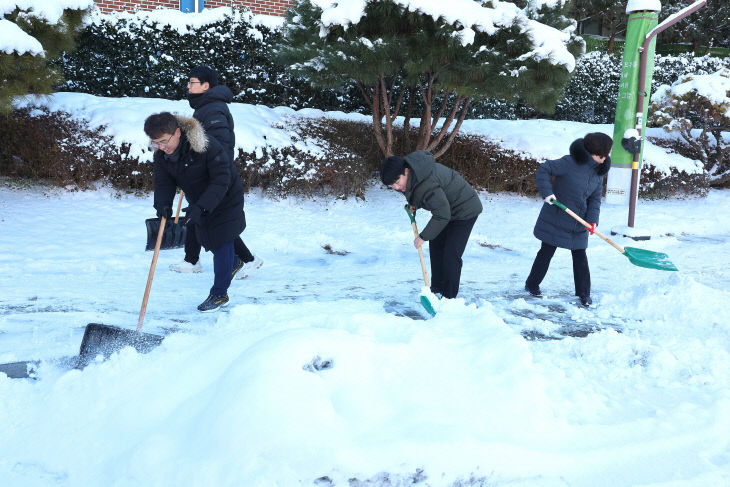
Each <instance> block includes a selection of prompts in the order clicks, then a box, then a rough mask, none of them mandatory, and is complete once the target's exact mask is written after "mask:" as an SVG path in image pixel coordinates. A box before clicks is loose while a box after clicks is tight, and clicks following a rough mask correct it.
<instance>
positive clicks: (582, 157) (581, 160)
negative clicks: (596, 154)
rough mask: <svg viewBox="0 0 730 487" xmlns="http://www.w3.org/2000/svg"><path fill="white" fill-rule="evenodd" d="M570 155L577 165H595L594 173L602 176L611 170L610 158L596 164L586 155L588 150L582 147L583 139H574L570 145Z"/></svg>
mask: <svg viewBox="0 0 730 487" xmlns="http://www.w3.org/2000/svg"><path fill="white" fill-rule="evenodd" d="M570 155H571V157H572V158H573V160H574V161H575V162H576V163H578V164H595V165H596V173H597V174H599V175H601V176H603V175H604V174H606V173H607V172H608V170H609V169H611V156H608V157H606V160H605V161H603V163H598V162H596V161H595V160H594V159H593V157H591V155H590V154H589V153H588V150H586V147H585V145H583V139H582V138H580V139H575V140H574V141H573V143H572V144H570Z"/></svg>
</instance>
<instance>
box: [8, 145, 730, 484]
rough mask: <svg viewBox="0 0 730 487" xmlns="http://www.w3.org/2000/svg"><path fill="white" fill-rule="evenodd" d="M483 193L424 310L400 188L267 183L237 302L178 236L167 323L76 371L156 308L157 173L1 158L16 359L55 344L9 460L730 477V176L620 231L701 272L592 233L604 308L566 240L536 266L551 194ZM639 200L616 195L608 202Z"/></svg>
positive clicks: (156, 478) (569, 477) (163, 266)
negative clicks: (636, 232) (634, 256)
mask: <svg viewBox="0 0 730 487" xmlns="http://www.w3.org/2000/svg"><path fill="white" fill-rule="evenodd" d="M567 142H569V141H567ZM566 146H567V143H566ZM482 200H483V204H484V208H485V210H484V213H483V214H482V215H481V216H480V218H479V220H478V221H477V224H476V227H475V229H474V232H473V233H472V236H471V239H470V241H469V245H468V246H467V249H466V253H465V258H464V271H463V279H462V283H463V284H462V289H461V293H460V295H461V297H462V298H461V299H457V300H455V301H454V302H451V303H448V304H447V305H446V306H445V307H444V308H443V309H442V310H441V311H440V312H439V314H438V315H437V316H436V317H435V318H433V319H429V320H417V319H416V320H414V319H411V318H409V317H407V316H399V314H403V312H406V313H412V312H413V310H418V308H419V304H418V294H419V291H420V288H421V286H422V280H421V271H420V265H419V263H418V256H417V253H416V251H415V249H414V248H413V246H412V243H411V242H412V239H413V236H412V230H411V227H410V224H409V222H408V219H407V216H406V214H405V212H404V211H403V208H402V206H403V203H404V201H403V199H402V196H400V195H399V194H396V193H395V192H393V191H390V190H386V189H384V188H382V187H378V186H375V187H373V188H371V189H370V190H369V191H368V193H367V199H366V200H365V201H361V200H352V199H351V200H347V201H339V200H338V201H334V202H325V201H322V200H316V199H315V200H308V199H305V200H303V199H297V198H285V199H279V200H273V199H271V198H265V197H262V196H261V195H260V194H259V193H258V192H256V191H254V192H252V193H251V194H249V195H247V198H246V211H247V220H248V228H247V229H246V231H245V232H244V234H243V237H244V241H246V242H247V244H248V245H249V246H250V247H251V249H252V250H253V252H254V253H256V254H257V255H259V256H261V257H262V258H263V260H264V266H263V267H262V268H261V269H260V270H259V271H258V272H257V273H255V274H252V275H251V276H250V277H249V278H247V279H244V280H236V281H234V283H233V284H232V286H231V289H230V297H231V306H230V307H229V308H228V311H225V312H220V313H214V314H201V313H199V312H198V311H197V310H196V309H195V307H196V306H197V304H199V303H200V302H201V301H202V300H203V299H204V298H205V297H206V295H207V291H208V289H209V287H210V285H211V282H212V258H211V255H210V254H208V253H206V254H203V257H202V262H203V266H204V272H203V273H202V274H191V275H181V274H175V273H172V272H170V271H169V270H168V266H169V265H170V264H171V263H173V262H177V261H179V260H180V259H181V258H182V255H183V254H182V250H166V251H163V252H162V253H161V255H160V259H159V263H158V266H157V272H156V274H155V279H154V282H153V285H152V293H151V297H150V301H149V305H148V307H147V314H146V320H145V325H144V331H148V332H151V333H161V334H166V335H167V338H166V339H165V340H164V341H163V343H162V345H161V346H160V347H158V348H157V349H155V350H153V351H152V352H150V353H149V354H146V355H141V354H137V353H135V352H134V351H132V350H131V349H126V350H123V351H122V352H120V353H118V354H116V355H114V356H113V357H112V358H111V359H110V360H108V361H106V362H101V363H95V364H92V365H90V366H89V367H87V368H86V369H84V370H83V371H80V370H67V369H65V368H64V367H62V366H60V365H58V363H57V362H55V360H57V359H59V358H61V357H66V356H72V355H74V354H76V353H78V348H79V345H80V342H81V337H82V334H83V331H84V327H85V326H86V324H87V323H99V322H101V323H105V324H109V325H115V326H121V327H126V328H130V329H133V328H134V327H135V325H136V323H137V316H138V313H139V309H140V305H141V301H142V295H143V291H144V287H145V282H146V279H147V273H148V270H149V265H150V261H151V257H152V254H151V252H145V251H144V244H145V238H146V234H145V229H144V223H143V222H144V219H145V218H148V217H150V216H153V215H154V211H153V209H152V206H151V205H152V198H151V196H147V197H132V196H122V197H118V196H115V195H114V194H113V192H111V191H108V190H105V189H101V190H98V191H89V192H76V193H69V192H65V191H59V190H51V189H43V188H30V189H28V188H25V189H15V188H12V184H10V183H8V182H7V181H6V182H4V183H3V185H2V187H0V269H2V272H0V289H2V294H1V295H0V363H6V362H13V361H16V360H27V359H36V360H42V361H43V362H42V363H41V364H40V366H39V368H38V370H37V379H36V380H30V379H9V378H7V377H6V376H5V375H3V374H0V418H2V420H1V421H0V479H2V481H0V484H2V485H3V486H13V487H15V486H23V487H26V486H28V487H32V486H44V487H45V486H48V485H61V486H89V485H108V486H132V485H135V486H137V485H145V486H147V485H150V486H169V485H175V486H199V485H217V486H224V485H225V486H241V485H245V486H267V487H268V486H275V485H278V486H287V487H288V486H298V485H302V486H307V485H316V486H327V485H337V486H365V485H367V486H397V485H419V486H420V485H423V486H424V487H425V486H452V485H459V486H472V485H473V486H502V485H504V486H591V487H592V486H628V485H631V486H638V485H642V486H663V487H666V486H672V487H674V486H720V485H729V484H730V311H729V310H728V307H727V303H728V302H730V291H729V290H728V289H730V270H729V269H728V262H730V231H729V230H728V228H730V212H728V211H727V208H728V207H730V191H712V192H711V193H710V194H709V196H708V197H706V198H702V199H690V200H668V201H651V202H646V201H642V202H640V205H639V208H638V212H637V219H636V221H637V225H638V226H640V227H642V228H643V229H645V230H646V231H647V232H648V233H651V234H652V235H654V237H653V238H652V239H651V240H649V241H646V242H629V241H625V240H623V239H622V238H619V237H617V238H616V240H617V241H618V242H619V243H621V244H623V245H630V246H634V247H642V248H648V249H651V250H655V251H662V252H666V253H668V254H669V256H670V257H671V259H672V261H673V262H674V263H675V264H676V265H677V266H678V267H679V269H680V271H679V272H675V273H672V272H661V271H655V270H649V269H644V268H640V267H635V266H633V265H632V264H631V263H630V262H629V261H628V259H626V258H625V257H623V256H622V255H620V254H619V253H618V252H617V251H616V250H614V249H613V248H612V247H610V246H609V245H607V244H606V243H604V242H602V241H601V240H599V239H598V238H597V237H592V239H591V242H590V246H589V249H588V257H589V261H590V265H591V271H592V279H593V299H594V302H595V303H596V305H595V306H594V307H593V308H591V309H582V308H579V307H577V306H575V305H574V302H575V299H574V298H573V297H572V296H571V294H572V287H573V284H572V273H571V261H570V254H569V252H567V251H558V252H557V254H556V256H555V258H554V260H553V264H552V266H551V269H550V272H549V273H548V276H547V278H546V280H545V282H544V283H543V286H542V287H543V289H544V291H545V293H546V298H545V299H535V298H528V297H527V296H526V295H525V293H524V291H522V285H523V283H524V279H525V277H526V275H527V273H528V272H529V268H530V265H531V264H532V260H533V258H534V255H535V252H536V251H537V249H538V247H539V242H538V241H537V240H535V239H534V237H532V226H533V224H534V221H535V218H536V217H537V214H538V211H539V209H540V204H541V201H539V200H538V199H537V198H531V197H519V196H514V195H494V194H483V195H482ZM427 217H428V215H427V214H425V213H419V215H418V222H419V225H420V226H422V225H424V224H425V222H426V220H427ZM625 221H626V210H625V208H618V207H612V206H606V205H604V208H603V211H602V214H601V221H600V226H599V228H601V229H603V230H604V231H607V230H608V229H610V228H611V227H613V226H618V225H623V224H625ZM326 245H329V246H330V248H331V250H332V251H334V252H340V253H346V254H345V255H338V254H337V253H328V252H327V251H326V250H325V249H324V248H323V246H326ZM327 361H329V362H330V364H329V365H330V367H329V368H323V369H322V370H317V368H316V367H313V366H312V365H313V364H322V363H325V362H327ZM368 481H369V482H368ZM459 482H461V483H459Z"/></svg>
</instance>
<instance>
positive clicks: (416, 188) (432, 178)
mask: <svg viewBox="0 0 730 487" xmlns="http://www.w3.org/2000/svg"><path fill="white" fill-rule="evenodd" d="M405 160H406V163H407V164H408V166H410V168H411V171H410V172H409V174H408V181H407V182H406V190H405V191H404V194H405V196H406V199H407V200H408V204H409V205H411V206H414V207H416V209H418V208H423V209H424V210H428V211H430V212H431V220H429V222H428V224H427V225H426V227H425V228H424V229H423V230H422V231H421V233H420V236H421V238H422V239H423V240H433V239H434V238H436V236H437V235H438V234H439V233H441V231H442V230H443V229H444V227H446V225H447V224H448V223H449V222H450V221H452V220H468V219H470V218H474V217H476V216H477V215H479V214H480V213H481V212H482V202H481V201H480V200H479V196H478V195H477V192H476V191H475V190H474V188H472V187H471V185H470V184H469V183H467V182H466V181H465V180H464V178H462V177H461V176H460V175H459V173H457V172H456V171H454V170H453V169H451V168H448V167H446V166H444V165H443V164H439V163H438V162H436V159H434V157H433V155H432V154H431V153H430V152H428V151H425V150H419V151H416V152H412V153H410V154H408V155H407V156H405Z"/></svg>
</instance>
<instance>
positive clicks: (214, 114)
mask: <svg viewBox="0 0 730 487" xmlns="http://www.w3.org/2000/svg"><path fill="white" fill-rule="evenodd" d="M231 101H233V93H232V92H231V90H230V89H229V88H228V87H227V86H223V85H219V84H218V73H217V72H216V71H215V70H214V69H211V68H209V67H207V66H198V67H195V68H193V69H192V70H191V71H190V77H189V81H188V102H189V103H190V107H191V108H193V109H194V110H195V111H194V112H193V118H195V119H196V120H197V121H199V122H200V123H201V124H202V125H203V129H204V130H205V133H206V134H207V135H208V136H209V137H212V138H214V139H215V140H216V141H218V143H220V144H221V145H222V146H223V149H224V150H225V153H226V155H227V156H228V157H229V158H230V159H231V161H233V160H234V159H235V157H234V149H235V146H236V135H235V133H234V132H233V117H232V116H231V112H230V110H229V109H228V104H229V103H231ZM233 246H234V250H235V253H236V256H237V257H238V259H237V260H236V266H235V270H234V275H237V276H238V278H239V279H240V278H244V277H246V276H248V274H249V273H250V272H251V271H253V270H256V269H258V268H259V267H261V264H262V263H263V261H262V260H261V259H260V258H257V257H256V256H254V255H253V254H252V253H251V251H250V250H249V249H248V247H247V246H246V244H245V243H243V240H241V237H240V236H237V237H236V238H235V239H234V241H233ZM170 270H172V271H175V272H202V270H203V267H202V266H201V265H200V243H199V242H198V239H197V237H196V236H195V231H190V230H188V232H187V238H186V240H185V259H184V260H183V261H182V262H180V263H178V264H172V265H171V266H170ZM239 271H240V272H239Z"/></svg>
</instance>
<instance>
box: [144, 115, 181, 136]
mask: <svg viewBox="0 0 730 487" xmlns="http://www.w3.org/2000/svg"><path fill="white" fill-rule="evenodd" d="M179 128H180V124H179V123H177V118H175V115H173V114H172V113H170V112H162V113H155V114H154V115H150V116H149V117H147V120H145V121H144V133H146V134H147V137H149V138H150V139H159V138H160V137H162V136H163V135H165V134H170V135H172V134H174V133H175V130H177V129H179Z"/></svg>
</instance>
